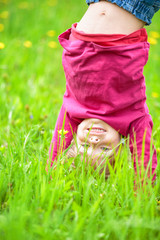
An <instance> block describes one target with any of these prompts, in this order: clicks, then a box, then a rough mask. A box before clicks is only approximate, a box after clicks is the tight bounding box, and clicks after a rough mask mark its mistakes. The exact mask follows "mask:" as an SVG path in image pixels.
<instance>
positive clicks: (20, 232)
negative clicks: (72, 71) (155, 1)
mask: <svg viewBox="0 0 160 240" xmlns="http://www.w3.org/2000/svg"><path fill="white" fill-rule="evenodd" d="M22 3H23V4H22ZM25 6H27V8H25ZM19 7H21V8H19ZM22 7H23V9H22ZM86 9H87V6H86V4H85V1H84V0H83V1H79V4H77V1H73V0H67V1H66V0H61V1H58V0H57V1H56V0H49V1H45V0H43V1H40V0H34V1H31V0H30V1H29V0H28V5H27V4H24V2H22V1H18V0H15V1H13V0H10V1H4V0H3V1H2V0H0V16H1V14H2V12H4V11H8V12H9V17H8V18H6V19H2V18H0V24H4V30H3V31H2V32H0V42H2V43H4V44H5V48H4V49H2V50H0V136H1V137H0V240H9V239H11V240H14V239H15V240H19V239H27V240H32V239H33V240H36V239H44V240H49V239H67V240H70V239H87V240H88V239H96V240H97V239H113V240H117V239H120V240H124V239H126V240H133V239H136V240H139V239H140V240H143V239H145V240H146V239H160V231H159V228H160V227H159V226H160V204H159V203H158V200H160V185H159V183H160V176H159V174H158V172H159V169H160V166H159V164H158V168H157V185H156V186H155V187H154V188H151V185H150V184H149V185H148V186H146V187H145V188H144V189H142V188H141V189H140V190H139V191H137V195H136V196H135V193H134V186H133V179H134V171H133V167H132V164H131V163H129V164H128V161H127V156H128V149H125V151H124V154H123V156H122V157H121V160H120V162H119V163H118V166H117V172H115V171H114V170H113V169H111V170H112V171H111V177H110V178H109V179H108V180H107V181H105V179H104V175H103V174H102V175H99V174H98V171H93V169H92V168H91V167H89V166H87V167H86V166H85V164H84V163H81V161H78V159H77V164H78V165H77V168H76V169H73V168H72V166H71V160H70V161H69V162H66V163H64V158H65V156H62V157H61V158H60V159H59V162H58V166H57V169H56V170H51V169H49V173H48V175H47V174H46V171H45V166H46V161H47V159H48V150H49V145H50V141H51V138H52V132H53V130H54V125H55V122H56V117H57V114H58V111H59V109H60V106H61V103H62V97H63V92H64V90H65V77H64V73H63V69H62V65H61V55H62V48H61V47H60V45H58V41H57V36H58V35H59V34H60V33H61V32H63V31H64V30H65V29H67V28H69V27H70V26H71V24H72V23H73V22H76V21H78V20H79V19H80V18H81V17H82V15H83V13H84V12H85V10H86ZM159 18H160V13H158V14H156V16H155V17H154V19H153V24H152V25H151V26H150V27H147V31H148V33H149V35H150V32H151V31H156V32H158V33H159V34H160V23H159ZM49 30H54V31H55V36H53V37H49V36H48V35H47V34H46V33H47V32H48V31H49ZM27 40H28V41H31V42H32V47H31V48H26V47H24V45H23V43H24V42H25V41H27ZM51 41H54V42H57V47H56V48H50V47H49V46H48V43H49V42H51ZM159 68H160V38H158V39H157V44H155V45H151V49H150V57H149V61H148V63H147V65H146V67H145V72H144V74H145V76H146V84H147V104H148V106H149V109H150V113H151V115H152V117H153V121H154V129H153V135H154V144H155V146H156V147H157V149H160V127H159V122H160V84H159V78H160V72H159ZM158 160H160V151H158ZM122 163H123V164H122ZM51 176H52V179H51Z"/></svg>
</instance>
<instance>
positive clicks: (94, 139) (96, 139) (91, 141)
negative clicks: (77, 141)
mask: <svg viewBox="0 0 160 240" xmlns="http://www.w3.org/2000/svg"><path fill="white" fill-rule="evenodd" d="M89 141H90V143H92V144H97V143H99V141H100V139H99V138H98V137H97V136H91V137H90V138H89Z"/></svg>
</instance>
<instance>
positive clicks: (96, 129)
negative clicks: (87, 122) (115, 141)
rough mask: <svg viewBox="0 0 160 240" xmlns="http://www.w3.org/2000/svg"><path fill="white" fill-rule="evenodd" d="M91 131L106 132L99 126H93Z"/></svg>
mask: <svg viewBox="0 0 160 240" xmlns="http://www.w3.org/2000/svg"><path fill="white" fill-rule="evenodd" d="M88 130H90V129H88ZM90 131H94V132H105V130H103V129H99V128H92V129H91V130H90Z"/></svg>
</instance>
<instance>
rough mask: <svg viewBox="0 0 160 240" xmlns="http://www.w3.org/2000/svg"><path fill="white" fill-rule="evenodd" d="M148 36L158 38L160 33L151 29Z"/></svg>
mask: <svg viewBox="0 0 160 240" xmlns="http://www.w3.org/2000/svg"><path fill="white" fill-rule="evenodd" d="M149 36H150V37H152V38H160V34H159V33H158V32H154V31H151V32H150V33H149Z"/></svg>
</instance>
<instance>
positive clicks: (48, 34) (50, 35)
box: [47, 30, 56, 37]
mask: <svg viewBox="0 0 160 240" xmlns="http://www.w3.org/2000/svg"><path fill="white" fill-rule="evenodd" d="M55 33H56V32H55V31H54V30H49V31H48V32H47V36H48V37H54V36H55Z"/></svg>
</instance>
